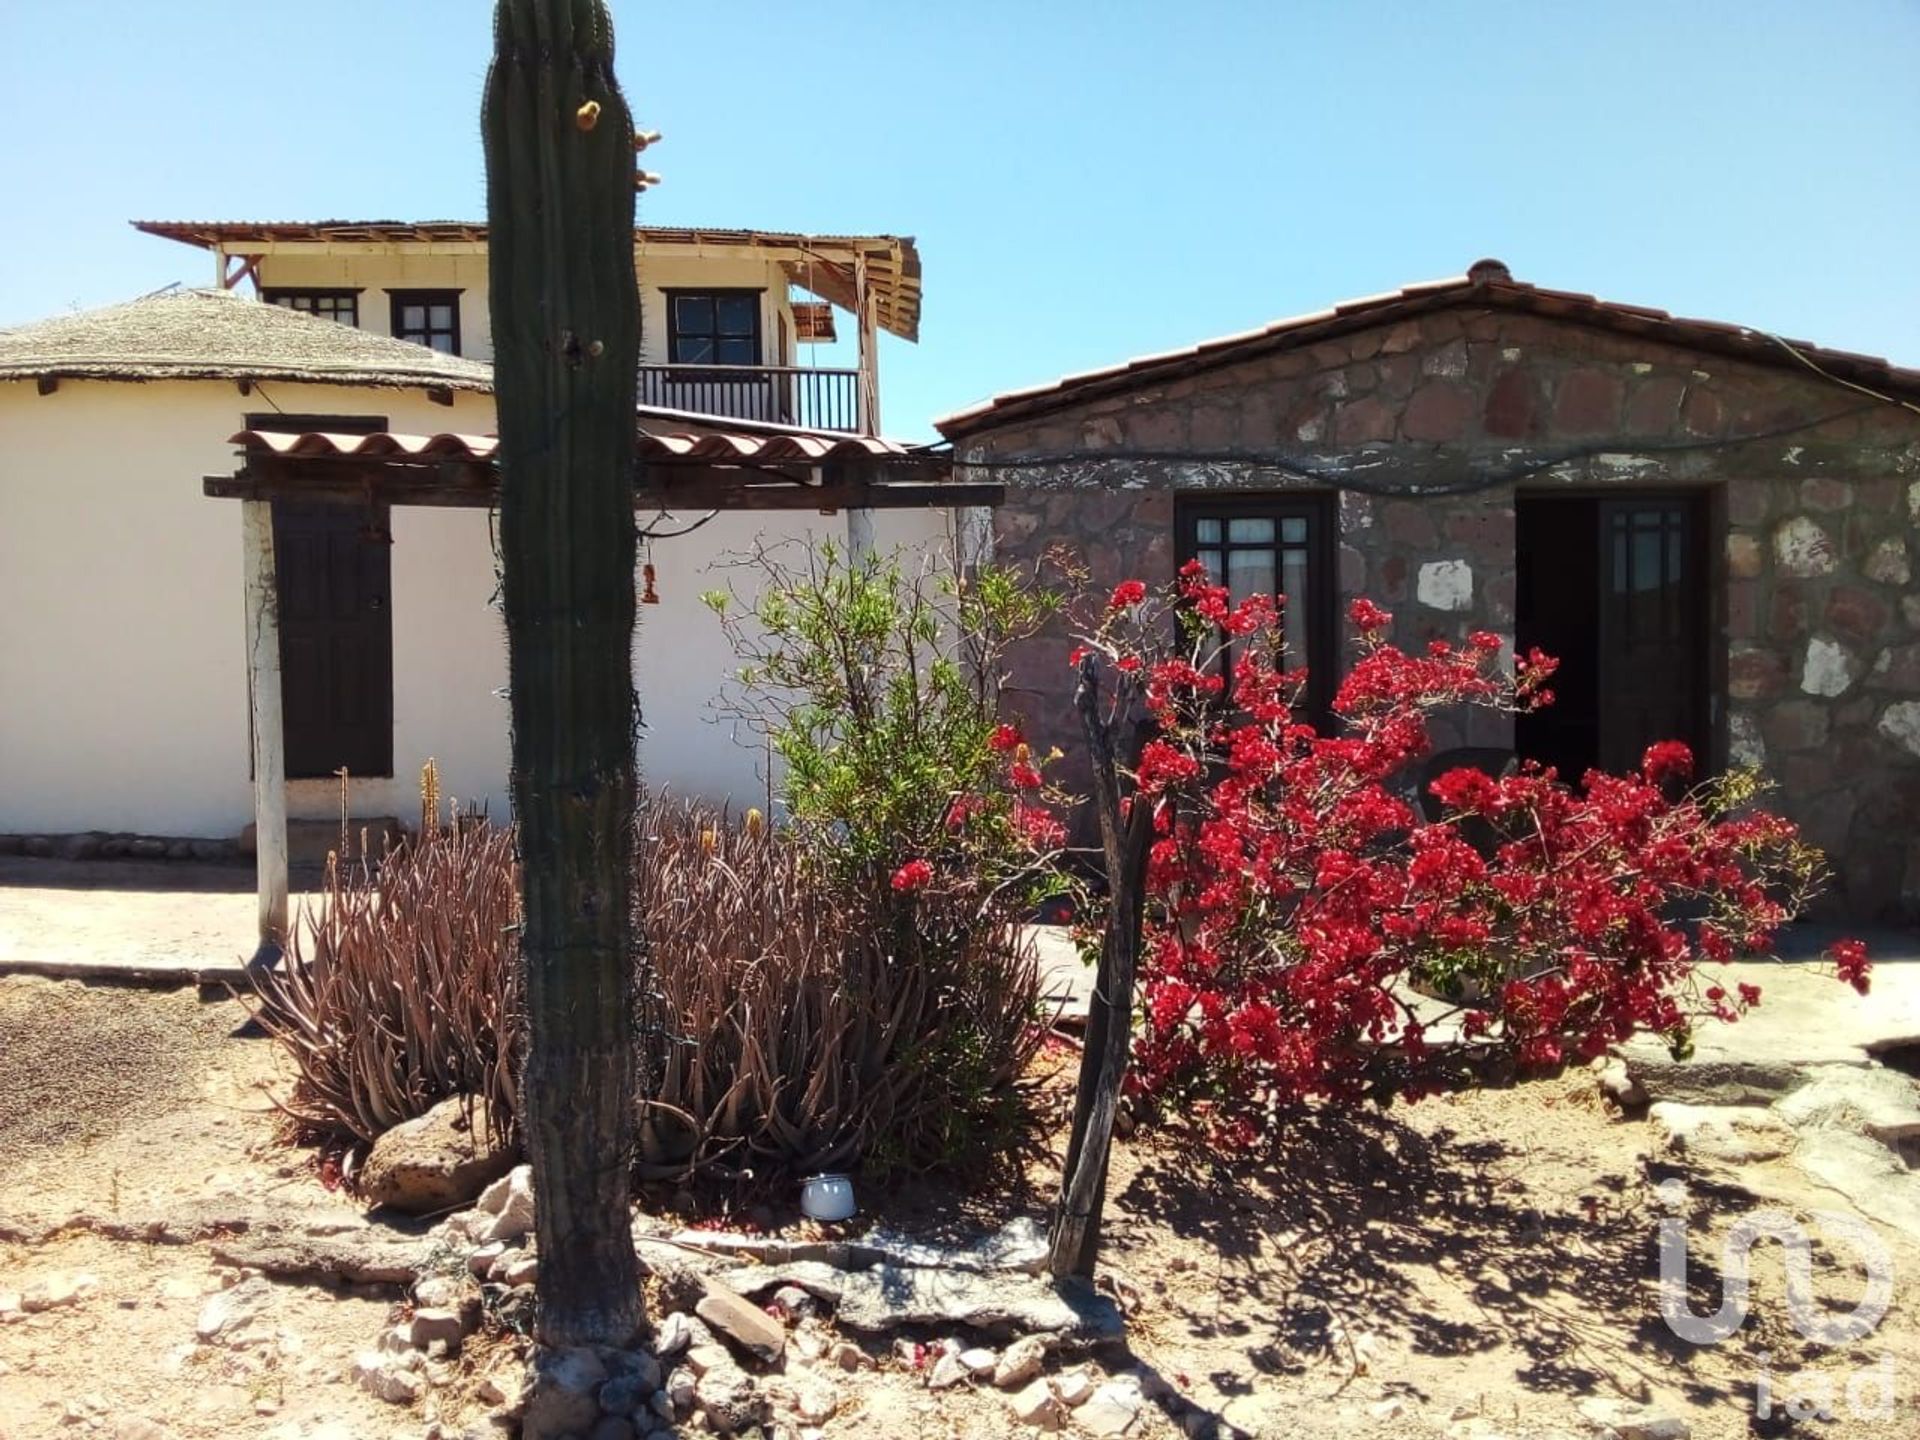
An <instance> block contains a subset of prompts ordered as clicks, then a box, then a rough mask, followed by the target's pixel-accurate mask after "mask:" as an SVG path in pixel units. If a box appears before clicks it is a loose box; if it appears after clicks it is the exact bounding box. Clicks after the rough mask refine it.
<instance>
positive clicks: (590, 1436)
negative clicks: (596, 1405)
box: [587, 1415, 633, 1440]
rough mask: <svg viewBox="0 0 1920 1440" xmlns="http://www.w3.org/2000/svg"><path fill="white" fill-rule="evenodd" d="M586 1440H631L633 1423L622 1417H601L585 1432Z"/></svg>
mask: <svg viewBox="0 0 1920 1440" xmlns="http://www.w3.org/2000/svg"><path fill="white" fill-rule="evenodd" d="M587 1440H633V1422H632V1421H631V1420H629V1419H627V1418H626V1416H624V1415H602V1416H601V1417H600V1418H599V1419H598V1420H596V1421H594V1424H593V1429H591V1430H589V1431H588V1432H587Z"/></svg>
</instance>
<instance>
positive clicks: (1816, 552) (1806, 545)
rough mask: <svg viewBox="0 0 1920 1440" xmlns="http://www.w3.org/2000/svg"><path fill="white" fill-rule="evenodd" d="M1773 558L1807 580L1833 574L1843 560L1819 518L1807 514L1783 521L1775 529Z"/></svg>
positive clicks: (1781, 566)
mask: <svg viewBox="0 0 1920 1440" xmlns="http://www.w3.org/2000/svg"><path fill="white" fill-rule="evenodd" d="M1773 558H1774V559H1775V560H1776V561H1777V562H1778V563H1779V566H1780V568H1781V569H1782V570H1783V571H1785V572H1786V573H1787V574H1789V575H1793V576H1797V577H1799V578H1800V579H1803V580H1804V579H1809V578H1811V577H1813V576H1815V575H1831V574H1832V573H1833V571H1834V567H1835V566H1836V565H1837V564H1838V563H1839V562H1838V559H1837V558H1836V556H1835V554H1834V549H1833V541H1832V539H1830V538H1829V537H1828V535H1827V532H1826V531H1825V530H1823V529H1821V528H1820V526H1819V524H1818V522H1816V521H1813V520H1810V519H1808V518H1807V517H1806V516H1805V515H1796V516H1794V517H1793V518H1792V519H1791V520H1783V521H1781V522H1780V526H1779V528H1778V529H1776V530H1775V531H1774V532H1773Z"/></svg>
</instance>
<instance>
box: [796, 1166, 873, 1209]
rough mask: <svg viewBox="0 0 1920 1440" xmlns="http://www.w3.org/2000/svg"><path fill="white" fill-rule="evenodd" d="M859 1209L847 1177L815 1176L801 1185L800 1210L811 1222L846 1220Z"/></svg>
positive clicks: (850, 1182) (851, 1183)
mask: <svg viewBox="0 0 1920 1440" xmlns="http://www.w3.org/2000/svg"><path fill="white" fill-rule="evenodd" d="M858 1208H859V1207H858V1206H856V1205H855V1204H854V1203H853V1181H851V1180H849V1179H848V1178H847V1177H846V1176H845V1175H814V1176H811V1177H809V1178H808V1179H806V1180H804V1181H802V1182H801V1184H800V1210H801V1213H802V1214H804V1215H806V1216H807V1218H808V1219H811V1220H845V1219H846V1218H847V1217H848V1216H850V1215H852V1214H853V1212H854V1211H855V1210H856V1209H858Z"/></svg>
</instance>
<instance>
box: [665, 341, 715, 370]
mask: <svg viewBox="0 0 1920 1440" xmlns="http://www.w3.org/2000/svg"><path fill="white" fill-rule="evenodd" d="M673 358H674V360H675V361H676V362H677V363H679V364H681V365H711V364H712V363H713V341H711V340H709V339H708V338H707V337H706V336H704V335H682V336H680V337H679V338H678V339H676V340H675V341H674V342H673Z"/></svg>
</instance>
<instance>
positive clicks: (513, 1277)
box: [497, 1255, 540, 1290]
mask: <svg viewBox="0 0 1920 1440" xmlns="http://www.w3.org/2000/svg"><path fill="white" fill-rule="evenodd" d="M497 1268H498V1269H499V1271H500V1283H501V1284H503V1285H505V1286H506V1287H507V1288H508V1289H509V1290H512V1289H516V1288H517V1287H519V1286H521V1285H531V1284H533V1283H534V1282H535V1281H536V1280H538V1279H539V1278H540V1259H539V1257H538V1256H536V1255H521V1256H518V1257H516V1258H515V1259H513V1260H510V1261H508V1262H507V1263H506V1264H505V1265H502V1266H499V1267H497Z"/></svg>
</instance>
